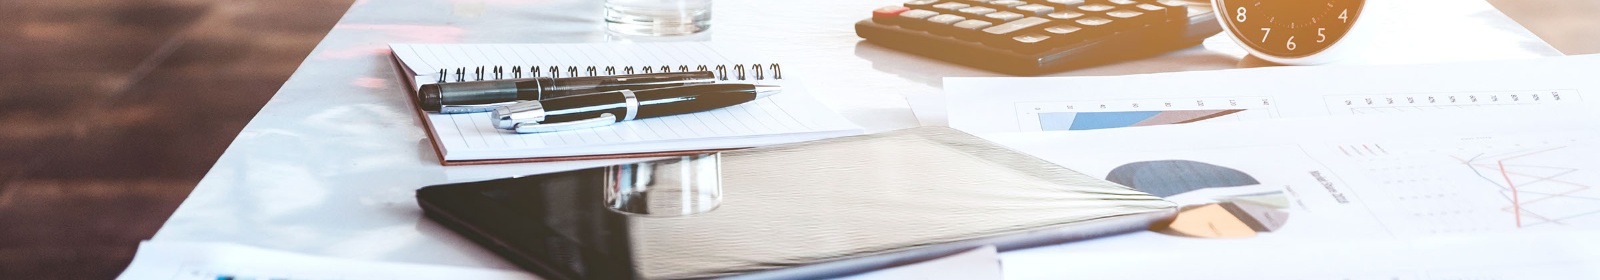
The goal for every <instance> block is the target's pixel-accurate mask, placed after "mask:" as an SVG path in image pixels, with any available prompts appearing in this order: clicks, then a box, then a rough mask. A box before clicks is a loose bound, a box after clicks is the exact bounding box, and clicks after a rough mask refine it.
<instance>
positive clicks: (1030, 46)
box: [1005, 33, 1058, 53]
mask: <svg viewBox="0 0 1600 280" xmlns="http://www.w3.org/2000/svg"><path fill="white" fill-rule="evenodd" d="M1057 41H1058V40H1056V39H1054V38H1052V37H1051V36H1050V35H1044V34H1039V33H1026V34H1022V35H1017V36H1013V37H1011V41H1009V42H1006V43H1005V47H1006V48H1009V49H1012V50H1016V51H1019V52H1023V53H1036V52H1040V51H1044V50H1048V49H1050V48H1053V47H1055V45H1056V43H1057Z"/></svg>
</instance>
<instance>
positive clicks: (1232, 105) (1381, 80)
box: [945, 55, 1600, 133]
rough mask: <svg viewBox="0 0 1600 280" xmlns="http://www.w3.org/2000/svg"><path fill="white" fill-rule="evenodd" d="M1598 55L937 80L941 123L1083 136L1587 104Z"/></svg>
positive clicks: (1598, 83)
mask: <svg viewBox="0 0 1600 280" xmlns="http://www.w3.org/2000/svg"><path fill="white" fill-rule="evenodd" d="M1595 73H1600V55H1582V56H1569V57H1554V58H1539V59H1527V60H1514V61H1494V62H1468V63H1450V64H1436V65H1399V66H1318V67H1268V68H1253V69H1237V70H1221V71H1205V72H1178V73H1162V74H1147V75H1131V76H1117V77H1051V78H946V79H945V90H946V92H947V93H948V94H949V97H948V102H949V103H948V104H949V108H948V111H949V117H950V127H954V128H958V129H962V130H966V131H969V132H973V133H989V132H1015V131H1057V130H1091V129H1104V128H1119V127H1131V126H1148V125H1162V124H1179V123H1194V122H1226V121H1241V120H1261V119H1274V118H1285V117H1311V116H1339V115H1364V114H1381V113H1392V112H1411V111H1431V110H1448V109H1456V108H1470V107H1497V106H1543V105H1550V104H1572V103H1580V104H1582V103H1593V102H1596V99H1600V96H1596V95H1600V79H1596V78H1595Z"/></svg>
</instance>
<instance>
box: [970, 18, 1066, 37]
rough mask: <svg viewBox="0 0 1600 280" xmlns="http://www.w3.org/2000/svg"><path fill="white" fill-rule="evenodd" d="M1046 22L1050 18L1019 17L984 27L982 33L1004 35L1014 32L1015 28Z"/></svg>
mask: <svg viewBox="0 0 1600 280" xmlns="http://www.w3.org/2000/svg"><path fill="white" fill-rule="evenodd" d="M1046 22H1050V20H1048V19H1043V18H1036V17H1027V18H1023V19H1019V20H1014V21H1011V22H1007V23H1003V24H1000V25H995V26H992V27H989V28H984V29H983V32H984V33H989V34H995V35H1006V34H1010V33H1011V32H1016V31H1017V30H1022V29H1026V28H1029V27H1034V26H1037V25H1040V24H1044V23H1046Z"/></svg>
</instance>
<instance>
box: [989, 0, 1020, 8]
mask: <svg viewBox="0 0 1600 280" xmlns="http://www.w3.org/2000/svg"><path fill="white" fill-rule="evenodd" d="M1027 4H1028V2H1022V1H1016V0H1000V1H990V2H989V5H990V6H997V7H1016V6H1022V5H1027Z"/></svg>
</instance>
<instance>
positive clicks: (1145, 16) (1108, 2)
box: [856, 0, 1222, 75]
mask: <svg viewBox="0 0 1600 280" xmlns="http://www.w3.org/2000/svg"><path fill="white" fill-rule="evenodd" d="M1221 31H1222V26H1221V25H1220V24H1218V23H1217V18H1216V16H1215V14H1214V12H1213V10H1212V8H1211V4H1210V1H1205V0H1026V1H1021V0H912V1H909V2H905V4H903V5H900V6H887V7H883V8H878V9H876V10H873V11H872V18H870V19H866V20H862V21H860V22H857V23H856V35H857V36H861V38H864V39H866V40H867V41H868V42H872V43H874V44H877V45H882V46H885V47H889V48H892V49H896V50H900V51H904V52H908V53H913V54H917V55H921V56H927V57H931V58H935V59H940V60H945V61H950V62H955V63H959V64H963V65H969V66H973V67H978V68H982V69H987V70H990V71H996V72H1000V73H1006V74H1013V75H1039V74H1046V73H1050V72H1058V71H1063V70H1069V69H1075V68H1083V67H1088V66H1094V65H1100V64H1106V63H1112V62H1117V61H1123V60H1130V59H1137V58H1143V57H1149V56H1154V55H1158V54H1161V53H1166V52H1170V51H1174V50H1178V49H1183V48H1188V47H1190V46H1194V45H1198V44H1200V42H1201V41H1203V40H1205V38H1207V37H1211V36H1212V35H1215V34H1217V33H1218V32H1221Z"/></svg>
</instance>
